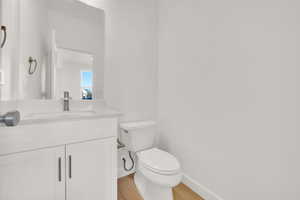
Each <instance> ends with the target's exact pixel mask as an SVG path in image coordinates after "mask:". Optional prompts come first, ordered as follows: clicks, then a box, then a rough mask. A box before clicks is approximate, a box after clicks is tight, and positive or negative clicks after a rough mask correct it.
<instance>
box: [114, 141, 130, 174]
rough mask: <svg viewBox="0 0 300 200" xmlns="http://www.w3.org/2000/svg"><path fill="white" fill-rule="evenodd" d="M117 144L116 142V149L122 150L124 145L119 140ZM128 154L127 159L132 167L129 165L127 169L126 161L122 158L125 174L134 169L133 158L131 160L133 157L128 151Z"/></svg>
mask: <svg viewBox="0 0 300 200" xmlns="http://www.w3.org/2000/svg"><path fill="white" fill-rule="evenodd" d="M117 142H118V149H121V148H124V147H125V145H124V144H123V143H122V142H121V141H120V140H119V139H118V140H117ZM128 154H129V158H130V160H131V163H132V165H131V167H130V168H127V165H126V159H125V158H122V160H123V167H124V170H125V171H127V172H129V171H131V170H133V168H134V158H133V156H132V153H131V151H128Z"/></svg>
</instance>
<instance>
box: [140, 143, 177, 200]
mask: <svg viewBox="0 0 300 200" xmlns="http://www.w3.org/2000/svg"><path fill="white" fill-rule="evenodd" d="M136 156H137V169H136V173H135V175H134V182H135V184H136V187H137V188H138V191H139V192H140V194H141V196H142V197H143V198H144V200H172V199H173V193H172V187H174V186H176V185H178V184H179V183H180V181H181V179H182V173H181V170H180V165H179V162H178V161H177V159H176V158H175V157H174V156H172V155H171V154H169V153H167V152H165V151H162V150H159V149H157V148H153V149H149V150H145V151H141V152H138V153H137V155H136Z"/></svg>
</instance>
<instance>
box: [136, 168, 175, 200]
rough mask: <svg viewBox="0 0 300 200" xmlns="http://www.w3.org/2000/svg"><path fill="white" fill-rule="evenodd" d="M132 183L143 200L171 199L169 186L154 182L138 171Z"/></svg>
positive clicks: (171, 194)
mask: <svg viewBox="0 0 300 200" xmlns="http://www.w3.org/2000/svg"><path fill="white" fill-rule="evenodd" d="M134 183H135V185H136V187H137V189H138V191H139V193H140V195H141V196H142V197H143V198H144V200H173V192H172V188H171V187H164V186H161V185H158V184H154V183H153V182H151V181H150V180H148V179H147V178H146V177H145V176H144V175H143V174H142V173H141V172H139V171H137V172H136V173H135V175H134Z"/></svg>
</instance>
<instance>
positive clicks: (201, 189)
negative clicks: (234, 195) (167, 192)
mask: <svg viewBox="0 0 300 200" xmlns="http://www.w3.org/2000/svg"><path fill="white" fill-rule="evenodd" d="M182 182H183V183H184V184H185V185H187V186H188V187H189V188H191V189H192V190H193V191H194V192H196V193H197V194H198V195H199V196H201V197H202V198H204V199H205V200H224V199H223V198H221V197H219V196H218V195H217V194H215V193H214V192H212V191H211V190H209V189H208V188H207V187H205V186H203V185H201V184H200V183H198V182H197V181H196V180H194V179H192V178H191V177H189V176H188V175H186V174H184V175H183V179H182Z"/></svg>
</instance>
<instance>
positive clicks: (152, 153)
mask: <svg viewBox="0 0 300 200" xmlns="http://www.w3.org/2000/svg"><path fill="white" fill-rule="evenodd" d="M137 157H138V161H139V165H141V167H143V168H146V169H148V170H150V171H152V172H154V173H158V174H162V175H172V174H177V173H179V172H180V164H179V162H178V160H177V159H176V157H175V156H173V155H171V154H170V153H168V152H165V151H163V150H160V149H157V148H153V149H149V150H145V151H141V152H138V153H137Z"/></svg>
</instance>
